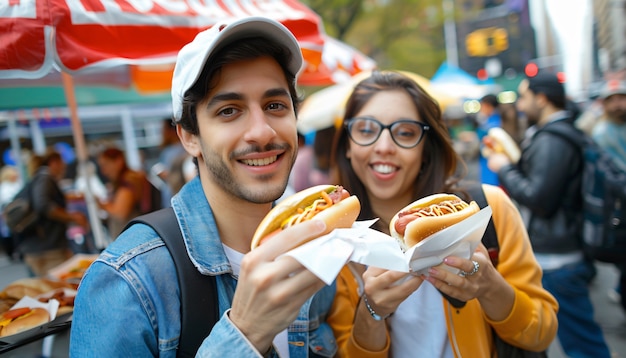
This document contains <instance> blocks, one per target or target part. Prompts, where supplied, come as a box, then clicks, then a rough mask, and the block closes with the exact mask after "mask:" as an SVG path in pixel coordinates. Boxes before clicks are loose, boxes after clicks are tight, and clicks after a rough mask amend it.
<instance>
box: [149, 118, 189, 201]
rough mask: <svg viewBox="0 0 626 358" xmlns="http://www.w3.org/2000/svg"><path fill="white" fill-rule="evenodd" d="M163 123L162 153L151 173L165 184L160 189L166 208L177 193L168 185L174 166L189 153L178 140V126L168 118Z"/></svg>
mask: <svg viewBox="0 0 626 358" xmlns="http://www.w3.org/2000/svg"><path fill="white" fill-rule="evenodd" d="M162 123H163V130H162V133H163V134H162V135H163V138H162V142H161V146H160V149H161V152H160V153H159V162H158V163H157V165H156V166H155V167H153V168H152V170H151V171H155V172H156V173H155V174H156V175H158V177H159V179H160V180H161V182H162V183H163V185H161V186H160V187H159V189H160V190H161V206H162V207H164V208H166V207H169V206H170V200H171V199H172V195H173V194H175V193H176V192H175V191H172V188H171V186H170V185H168V178H169V176H170V173H171V172H172V170H173V169H174V168H173V166H174V164H175V162H176V161H177V160H178V158H180V157H182V156H185V155H186V154H187V152H185V148H183V146H182V144H181V143H180V140H179V139H178V135H177V134H176V126H175V125H174V124H173V123H172V120H171V119H170V118H166V119H164V120H163V122H162Z"/></svg>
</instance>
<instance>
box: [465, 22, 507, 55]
mask: <svg viewBox="0 0 626 358" xmlns="http://www.w3.org/2000/svg"><path fill="white" fill-rule="evenodd" d="M465 48H466V49H467V54H468V55H469V56H471V57H489V56H495V55H497V54H499V53H500V52H503V51H505V50H506V49H508V48H509V34H508V32H507V31H506V29H503V28H500V27H487V28H483V29H478V30H475V31H473V32H471V33H469V34H467V36H465Z"/></svg>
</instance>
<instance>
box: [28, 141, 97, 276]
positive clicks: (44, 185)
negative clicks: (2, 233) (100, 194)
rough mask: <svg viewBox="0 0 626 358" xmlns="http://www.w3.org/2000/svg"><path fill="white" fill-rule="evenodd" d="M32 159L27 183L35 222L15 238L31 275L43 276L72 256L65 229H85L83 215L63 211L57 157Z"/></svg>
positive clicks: (61, 174) (61, 171)
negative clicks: (32, 170)
mask: <svg viewBox="0 0 626 358" xmlns="http://www.w3.org/2000/svg"><path fill="white" fill-rule="evenodd" d="M34 159H35V160H36V161H37V163H38V165H39V167H38V168H37V169H36V170H35V173H34V175H33V177H32V178H31V179H30V180H31V181H32V187H31V190H32V192H31V198H33V201H32V205H33V208H34V210H35V212H37V213H38V214H39V220H38V224H37V228H36V230H34V231H29V232H27V233H23V234H20V235H18V236H17V240H18V242H19V245H18V246H17V250H18V251H19V253H20V254H21V255H22V257H23V259H24V262H25V263H26V265H27V266H28V268H29V269H30V271H31V273H32V274H33V275H35V276H45V275H47V273H48V270H50V269H51V268H53V267H55V266H57V265H60V264H61V263H63V262H64V261H66V260H67V259H69V258H70V257H72V255H73V252H72V251H71V250H70V248H69V241H68V238H67V236H66V230H67V225H68V224H70V223H72V224H76V225H80V226H81V227H83V228H85V230H87V229H88V226H89V225H88V222H87V217H86V216H85V215H84V214H83V213H81V212H69V211H67V209H66V200H65V195H64V193H63V191H62V190H61V188H60V187H59V184H58V183H59V181H60V180H62V179H63V178H64V176H65V163H64V162H63V159H62V157H61V155H60V154H59V153H58V152H56V151H53V150H49V151H48V152H47V153H46V154H45V155H43V156H41V157H36V158H34Z"/></svg>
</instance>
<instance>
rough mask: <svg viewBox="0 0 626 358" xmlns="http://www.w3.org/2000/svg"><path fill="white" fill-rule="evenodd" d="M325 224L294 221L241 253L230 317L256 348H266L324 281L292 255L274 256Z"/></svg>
mask: <svg viewBox="0 0 626 358" xmlns="http://www.w3.org/2000/svg"><path fill="white" fill-rule="evenodd" d="M325 227H326V225H325V224H324V222H322V221H320V220H311V221H306V222H303V223H300V224H298V225H294V226H292V227H290V228H288V229H286V230H284V231H282V232H280V233H279V234H277V235H276V236H274V237H272V238H271V239H270V240H267V241H266V242H264V243H263V245H261V246H259V247H257V248H255V249H254V250H252V251H250V252H249V253H248V254H246V255H245V256H244V258H243V260H242V262H241V271H240V275H239V282H238V284H237V290H236V291H235V296H234V298H233V304H232V308H231V311H230V320H231V321H232V322H233V324H235V326H237V328H239V330H240V331H241V332H242V333H243V334H244V335H245V336H246V337H247V338H248V340H250V342H251V343H252V344H253V345H254V346H255V347H256V348H257V350H258V351H259V352H266V351H267V349H269V347H270V346H271V344H272V340H273V339H274V337H275V336H276V335H277V334H278V333H280V332H281V331H283V330H284V329H285V328H287V327H288V326H289V325H290V324H291V323H293V321H294V320H295V319H296V317H297V316H298V312H299V311H300V307H301V306H302V305H303V304H304V302H306V300H307V299H309V297H311V296H312V295H313V294H314V293H315V292H317V291H318V290H320V289H321V288H322V287H324V285H325V284H324V282H323V281H321V280H320V279H319V278H318V277H317V276H315V275H314V274H313V273H312V272H310V271H309V270H307V269H306V268H305V267H304V266H302V265H301V264H300V263H299V262H298V261H296V260H295V259H293V258H292V257H281V258H279V259H277V257H278V256H280V255H282V254H283V253H285V252H287V251H289V250H291V249H292V248H294V247H296V246H298V244H300V243H302V242H304V241H306V240H308V239H311V238H314V237H318V236H320V235H321V234H322V232H323V231H324V229H325Z"/></svg>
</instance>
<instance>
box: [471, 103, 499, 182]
mask: <svg viewBox="0 0 626 358" xmlns="http://www.w3.org/2000/svg"><path fill="white" fill-rule="evenodd" d="M498 106H499V103H498V98H497V97H496V96H495V95H493V94H487V95H485V96H483V97H482V98H481V99H480V111H479V113H478V118H477V120H478V127H477V128H476V134H477V135H478V140H479V141H482V140H483V138H484V137H485V136H486V135H487V132H489V130H490V129H491V128H494V127H501V126H502V118H501V117H500V111H499V110H498ZM478 164H479V166H480V182H481V183H483V184H491V185H498V184H499V183H498V175H497V174H496V173H494V172H493V171H491V170H490V169H489V167H487V158H485V157H484V156H483V154H482V151H481V152H479V158H478Z"/></svg>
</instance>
